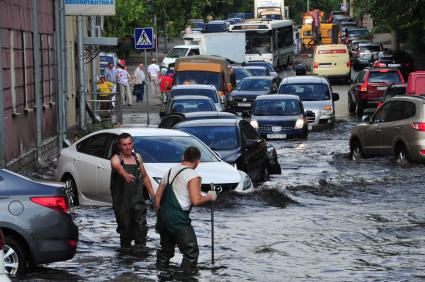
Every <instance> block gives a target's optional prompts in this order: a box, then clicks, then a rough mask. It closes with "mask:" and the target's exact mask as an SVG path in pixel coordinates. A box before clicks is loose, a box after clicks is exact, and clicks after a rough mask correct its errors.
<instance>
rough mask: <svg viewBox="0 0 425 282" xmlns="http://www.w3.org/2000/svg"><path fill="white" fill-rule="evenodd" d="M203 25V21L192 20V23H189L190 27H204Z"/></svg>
mask: <svg viewBox="0 0 425 282" xmlns="http://www.w3.org/2000/svg"><path fill="white" fill-rule="evenodd" d="M204 26H205V24H204V23H203V22H193V23H192V24H191V27H192V28H202V29H203V28H204Z"/></svg>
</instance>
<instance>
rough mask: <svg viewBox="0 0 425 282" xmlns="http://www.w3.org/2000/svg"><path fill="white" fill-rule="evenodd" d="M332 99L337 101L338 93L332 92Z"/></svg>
mask: <svg viewBox="0 0 425 282" xmlns="http://www.w3.org/2000/svg"><path fill="white" fill-rule="evenodd" d="M332 100H334V101H338V100H339V94H338V93H332Z"/></svg>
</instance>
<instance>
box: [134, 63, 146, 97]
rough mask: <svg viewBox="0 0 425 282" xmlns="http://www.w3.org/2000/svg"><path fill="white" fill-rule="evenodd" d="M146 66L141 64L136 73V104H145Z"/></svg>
mask: <svg viewBox="0 0 425 282" xmlns="http://www.w3.org/2000/svg"><path fill="white" fill-rule="evenodd" d="M145 81H146V75H145V65H144V64H140V65H139V66H138V67H137V68H136V70H135V71H134V88H133V92H134V93H135V94H136V102H137V103H141V102H143V96H144V94H145Z"/></svg>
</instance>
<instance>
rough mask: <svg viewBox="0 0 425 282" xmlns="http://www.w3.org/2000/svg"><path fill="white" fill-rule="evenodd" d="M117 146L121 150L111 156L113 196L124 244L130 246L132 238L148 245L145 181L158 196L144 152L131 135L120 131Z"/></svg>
mask: <svg viewBox="0 0 425 282" xmlns="http://www.w3.org/2000/svg"><path fill="white" fill-rule="evenodd" d="M117 146H118V149H119V153H118V154H115V155H114V156H113V157H112V159H111V166H112V174H111V196H112V207H113V209H114V213H115V218H116V220H117V224H118V228H117V232H118V233H119V234H120V241H121V247H123V248H126V247H131V241H132V240H134V241H135V245H136V246H138V247H145V246H146V237H147V233H148V226H147V223H146V212H147V208H146V202H145V198H144V197H143V184H144V185H145V187H146V189H147V191H148V193H149V195H150V196H151V197H155V193H154V191H153V189H152V183H151V182H150V180H149V177H148V175H147V174H146V170H145V167H144V166H143V161H142V158H141V156H140V155H139V154H137V153H134V152H133V146H134V145H133V138H132V137H131V135H130V134H128V133H122V134H120V136H118V141H117ZM142 182H143V183H142Z"/></svg>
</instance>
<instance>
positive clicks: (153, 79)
mask: <svg viewBox="0 0 425 282" xmlns="http://www.w3.org/2000/svg"><path fill="white" fill-rule="evenodd" d="M148 78H149V84H150V88H151V89H152V90H151V91H152V92H151V93H152V94H153V95H154V97H158V99H160V100H161V94H160V91H159V78H160V69H159V66H158V65H157V64H156V60H155V58H152V63H151V64H150V65H149V66H148Z"/></svg>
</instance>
